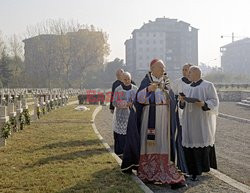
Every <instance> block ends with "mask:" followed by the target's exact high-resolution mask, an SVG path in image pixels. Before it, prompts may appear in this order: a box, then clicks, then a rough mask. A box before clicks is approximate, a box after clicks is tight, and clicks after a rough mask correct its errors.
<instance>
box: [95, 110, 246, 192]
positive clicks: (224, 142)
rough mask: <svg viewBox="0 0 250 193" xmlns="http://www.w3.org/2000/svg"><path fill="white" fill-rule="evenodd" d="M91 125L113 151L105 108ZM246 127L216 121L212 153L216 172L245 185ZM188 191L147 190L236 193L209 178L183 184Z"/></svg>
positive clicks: (159, 187)
mask: <svg viewBox="0 0 250 193" xmlns="http://www.w3.org/2000/svg"><path fill="white" fill-rule="evenodd" d="M95 124H96V127H97V129H98V130H99V132H100V134H101V135H102V136H103V138H104V140H105V141H106V142H107V143H108V144H109V145H110V146H111V147H113V132H112V114H111V113H110V112H109V110H108V107H103V109H102V111H101V112H99V114H98V115H97V116H96V119H95ZM248 130H249V125H247V124H240V123H239V122H235V121H229V120H227V119H222V118H218V126H217V134H216V141H217V142H216V150H217V161H218V166H219V170H220V171H221V172H223V173H225V174H227V175H228V176H230V177H232V178H234V179H236V180H238V181H240V182H243V183H245V184H248V185H249V183H250V182H249V180H250V166H249V164H248V162H247V160H249V155H250V152H249V151H250V148H249V146H250V143H249V142H248V141H247V139H249V137H250V133H249V132H248ZM187 183H188V185H189V187H188V188H183V189H181V190H178V191H172V190H171V189H170V188H169V186H167V185H152V184H147V186H148V187H149V188H150V189H152V190H153V191H154V192H156V193H161V192H178V193H181V192H190V193H191V192H197V193H214V192H219V193H238V192H239V193H240V192H241V191H239V190H238V189H236V188H234V187H232V186H230V185H228V184H227V183H225V182H223V181H221V180H219V179H218V178H216V177H214V176H213V175H211V174H204V175H203V176H201V178H200V181H199V182H192V181H190V180H188V181H187Z"/></svg>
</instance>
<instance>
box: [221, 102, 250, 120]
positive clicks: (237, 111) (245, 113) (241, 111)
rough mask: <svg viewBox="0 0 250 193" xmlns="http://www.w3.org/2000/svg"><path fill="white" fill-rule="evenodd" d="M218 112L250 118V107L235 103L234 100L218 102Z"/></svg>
mask: <svg viewBox="0 0 250 193" xmlns="http://www.w3.org/2000/svg"><path fill="white" fill-rule="evenodd" d="M219 111H220V113H224V114H228V115H233V116H235V117H241V118H244V119H250V109H249V108H246V107H242V106H239V105H237V104H236V102H220V110H219Z"/></svg>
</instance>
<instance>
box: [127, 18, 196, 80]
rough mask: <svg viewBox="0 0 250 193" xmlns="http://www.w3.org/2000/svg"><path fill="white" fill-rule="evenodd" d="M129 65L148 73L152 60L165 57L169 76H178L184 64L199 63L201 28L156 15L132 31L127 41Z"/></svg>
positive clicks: (138, 71)
mask: <svg viewBox="0 0 250 193" xmlns="http://www.w3.org/2000/svg"><path fill="white" fill-rule="evenodd" d="M125 51H126V65H127V67H128V69H130V71H132V72H134V73H137V74H139V73H140V72H143V73H144V74H145V72H146V71H148V68H149V63H150V61H151V60H152V59H154V58H158V59H162V60H163V61H164V62H165V63H166V65H167V71H168V73H169V76H172V78H177V77H178V76H180V75H181V68H182V66H183V65H184V64H185V63H193V64H196V65H198V29H196V28H194V27H192V26H191V25H190V24H189V23H186V22H183V21H178V20H177V19H169V18H157V19H156V20H155V21H149V23H145V24H144V25H143V26H142V27H141V28H140V29H135V30H134V31H133V32H132V38H131V39H128V40H126V42H125Z"/></svg>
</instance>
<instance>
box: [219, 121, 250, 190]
mask: <svg viewBox="0 0 250 193" xmlns="http://www.w3.org/2000/svg"><path fill="white" fill-rule="evenodd" d="M249 129H250V124H247V123H240V122H238V121H231V120H228V119H224V118H218V119H217V132H216V143H215V145H216V146H215V147H216V152H217V161H218V169H219V171H221V172H222V173H224V174H226V175H228V176H230V177H231V178H233V179H236V180H237V181H240V182H242V183H244V184H247V185H250V162H249V160H250V143H249V139H250V132H249Z"/></svg>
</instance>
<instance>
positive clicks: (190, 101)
mask: <svg viewBox="0 0 250 193" xmlns="http://www.w3.org/2000/svg"><path fill="white" fill-rule="evenodd" d="M179 94H180V95H181V96H183V97H184V100H185V101H186V102H187V103H195V102H200V100H199V99H197V98H191V97H186V96H185V94H184V93H179Z"/></svg>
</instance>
